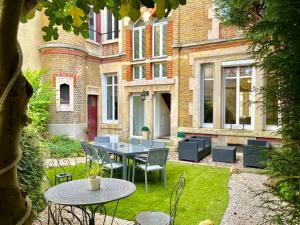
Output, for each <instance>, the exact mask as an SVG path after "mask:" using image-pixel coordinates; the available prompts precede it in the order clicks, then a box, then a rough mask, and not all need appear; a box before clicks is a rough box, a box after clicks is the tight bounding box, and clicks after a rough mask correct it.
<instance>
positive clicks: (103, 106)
mask: <svg viewBox="0 0 300 225" xmlns="http://www.w3.org/2000/svg"><path fill="white" fill-rule="evenodd" d="M107 76H113V77H114V76H117V78H118V84H117V89H118V96H117V98H118V119H117V120H108V119H107V111H106V109H107V105H106V104H107V102H106V93H107V89H106V87H107V85H106V79H107ZM101 80H102V124H117V123H119V119H120V118H119V117H120V91H119V90H120V76H119V73H118V72H112V73H103V74H102V79H101ZM112 80H114V79H112ZM112 82H113V84H114V81H112ZM113 86H114V85H113ZM113 93H114V89H113ZM113 111H114V110H113Z"/></svg>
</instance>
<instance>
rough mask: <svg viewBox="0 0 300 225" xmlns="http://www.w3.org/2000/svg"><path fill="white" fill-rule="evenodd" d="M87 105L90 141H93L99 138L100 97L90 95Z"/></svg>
mask: <svg viewBox="0 0 300 225" xmlns="http://www.w3.org/2000/svg"><path fill="white" fill-rule="evenodd" d="M87 103H88V104H87V118H88V131H89V132H88V139H89V140H90V141H92V140H94V138H95V137H96V136H97V124H98V121H97V114H98V113H97V111H98V109H97V108H98V96H97V95H88V99H87Z"/></svg>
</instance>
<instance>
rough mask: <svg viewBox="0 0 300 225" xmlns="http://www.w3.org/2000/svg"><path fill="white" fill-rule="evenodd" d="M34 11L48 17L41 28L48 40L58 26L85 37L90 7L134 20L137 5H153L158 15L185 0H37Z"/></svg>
mask: <svg viewBox="0 0 300 225" xmlns="http://www.w3.org/2000/svg"><path fill="white" fill-rule="evenodd" d="M37 3H38V4H37V6H36V10H39V11H41V10H44V13H45V15H46V16H47V17H48V21H49V24H48V25H47V26H46V27H43V29H42V30H43V31H44V33H45V34H44V36H43V38H44V40H45V41H50V40H52V39H54V40H56V39H57V38H58V29H57V27H58V26H62V28H63V29H64V30H66V31H68V32H71V31H73V32H74V33H75V34H76V35H80V34H81V35H82V36H83V37H88V31H89V30H88V22H89V17H88V14H89V12H90V10H91V9H92V10H93V11H94V12H95V13H98V12H99V10H101V9H104V8H105V7H107V8H108V9H109V10H111V11H112V13H113V14H114V16H115V17H116V18H118V19H121V18H124V17H127V16H128V17H129V18H130V19H131V20H133V21H136V20H138V19H139V18H140V16H141V11H140V8H141V7H143V6H145V7H148V8H156V15H157V17H158V18H162V17H164V16H168V14H169V12H170V11H171V9H176V8H178V7H179V5H184V4H186V0H68V1H65V0H52V1H49V0H38V2H37ZM34 11H35V10H33V12H30V14H28V15H27V16H26V17H25V18H22V21H23V22H27V20H28V19H30V18H32V17H33V16H34Z"/></svg>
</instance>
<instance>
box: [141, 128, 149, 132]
mask: <svg viewBox="0 0 300 225" xmlns="http://www.w3.org/2000/svg"><path fill="white" fill-rule="evenodd" d="M142 131H146V132H149V131H150V129H149V127H142Z"/></svg>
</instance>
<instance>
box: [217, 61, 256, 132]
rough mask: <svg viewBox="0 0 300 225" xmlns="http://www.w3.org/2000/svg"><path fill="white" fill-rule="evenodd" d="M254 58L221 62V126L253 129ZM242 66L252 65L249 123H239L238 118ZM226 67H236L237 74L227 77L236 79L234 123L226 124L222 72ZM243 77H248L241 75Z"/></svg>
mask: <svg viewBox="0 0 300 225" xmlns="http://www.w3.org/2000/svg"><path fill="white" fill-rule="evenodd" d="M253 63H254V60H238V61H228V62H223V63H222V81H223V82H222V83H223V85H222V86H223V88H222V89H223V101H222V102H223V107H222V120H223V127H224V128H225V129H245V130H253V129H254V121H255V104H254V100H255V95H254V90H255V74H256V70H255V67H253ZM243 66H251V67H252V74H251V76H250V77H251V94H250V102H251V106H250V113H251V114H250V115H251V123H250V124H244V125H243V124H240V123H239V119H240V96H239V93H240V67H243ZM226 67H237V76H236V77H234V78H227V79H235V80H236V93H237V95H236V124H226V123H225V110H226V102H225V101H226V99H225V91H226V89H225V79H226V78H225V75H224V74H223V68H226ZM243 78H249V77H248V76H247V77H243Z"/></svg>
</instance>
